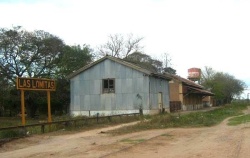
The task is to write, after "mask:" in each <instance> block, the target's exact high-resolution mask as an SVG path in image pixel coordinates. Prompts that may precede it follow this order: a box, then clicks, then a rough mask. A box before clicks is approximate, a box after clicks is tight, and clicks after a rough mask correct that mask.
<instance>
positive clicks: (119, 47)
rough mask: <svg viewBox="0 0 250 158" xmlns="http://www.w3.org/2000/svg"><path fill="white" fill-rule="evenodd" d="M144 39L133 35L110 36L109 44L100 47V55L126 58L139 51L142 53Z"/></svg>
mask: <svg viewBox="0 0 250 158" xmlns="http://www.w3.org/2000/svg"><path fill="white" fill-rule="evenodd" d="M142 39H143V38H142V37H134V36H133V34H129V35H127V38H125V39H124V36H123V35H121V34H114V35H109V36H108V41H107V43H105V44H103V45H101V46H99V47H98V50H99V54H100V55H101V56H105V55H110V56H114V57H119V58H124V57H127V56H128V55H129V54H131V53H133V52H137V51H141V49H142V48H143V47H142V46H141V45H140V42H141V41H142Z"/></svg>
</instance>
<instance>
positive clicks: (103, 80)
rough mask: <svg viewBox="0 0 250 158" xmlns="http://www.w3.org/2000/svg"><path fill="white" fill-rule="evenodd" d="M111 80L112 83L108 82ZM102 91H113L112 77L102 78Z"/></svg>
mask: <svg viewBox="0 0 250 158" xmlns="http://www.w3.org/2000/svg"><path fill="white" fill-rule="evenodd" d="M111 81H113V84H111V83H110V82H111ZM105 82H107V83H105ZM106 84H108V85H106ZM105 86H107V87H105ZM102 93H115V79H114V78H105V79H102Z"/></svg>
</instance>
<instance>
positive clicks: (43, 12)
mask: <svg viewBox="0 0 250 158" xmlns="http://www.w3.org/2000/svg"><path fill="white" fill-rule="evenodd" d="M16 25H20V26H23V28H25V29H26V30H30V31H33V30H44V31H47V32H49V33H51V34H54V35H56V36H58V37H60V38H61V39H63V40H64V41H65V43H66V44H69V45H74V44H89V45H90V46H91V47H92V48H95V47H96V46H98V45H100V44H103V43H105V42H106V41H107V39H108V38H107V36H108V35H109V34H115V33H119V34H129V33H133V34H134V35H135V36H140V37H144V39H143V41H142V43H141V44H142V45H143V46H144V53H146V54H148V55H151V56H153V57H155V58H158V59H160V58H162V55H163V54H164V53H168V54H169V55H170V56H171V58H172V66H173V68H175V69H176V70H177V73H178V75H180V76H182V77H187V75H188V69H189V68H192V67H198V68H201V69H204V67H205V66H209V67H212V68H213V69H214V70H215V71H219V72H225V73H229V74H231V75H233V76H235V77H236V78H237V79H240V80H243V81H245V82H246V83H247V84H248V86H249V87H250V70H249V69H250V57H249V52H250V1H248V0H0V27H7V28H11V27H12V26H16Z"/></svg>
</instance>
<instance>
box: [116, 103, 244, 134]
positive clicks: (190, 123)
mask: <svg viewBox="0 0 250 158" xmlns="http://www.w3.org/2000/svg"><path fill="white" fill-rule="evenodd" d="M246 107H247V104H245V103H233V104H231V105H226V106H223V107H220V108H218V109H215V110H212V111H207V112H191V113H189V114H183V115H180V116H179V115H178V116H177V115H175V114H158V115H154V116H146V117H147V119H145V118H142V119H141V122H140V123H139V124H136V125H134V126H128V127H124V128H121V129H118V130H114V131H112V132H111V133H112V134H124V133H131V132H137V131H142V130H149V129H162V128H172V127H186V128H188V127H204V126H205V127H206V126H213V125H216V124H218V123H220V122H222V121H223V120H224V119H226V118H227V117H230V116H236V115H240V114H242V110H244V109H246Z"/></svg>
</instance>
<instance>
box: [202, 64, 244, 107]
mask: <svg viewBox="0 0 250 158" xmlns="http://www.w3.org/2000/svg"><path fill="white" fill-rule="evenodd" d="M201 84H202V85H203V86H204V87H205V88H207V89H210V90H211V91H212V92H213V93H214V94H215V99H216V100H217V103H218V104H227V103H231V101H232V100H233V99H234V98H236V97H238V96H239V95H240V94H241V93H242V92H243V91H244V89H245V88H246V84H245V83H244V82H243V81H241V80H238V79H236V78H235V77H234V76H232V75H229V74H227V73H223V72H215V71H213V70H212V68H208V67H205V70H203V71H202V79H201Z"/></svg>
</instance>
